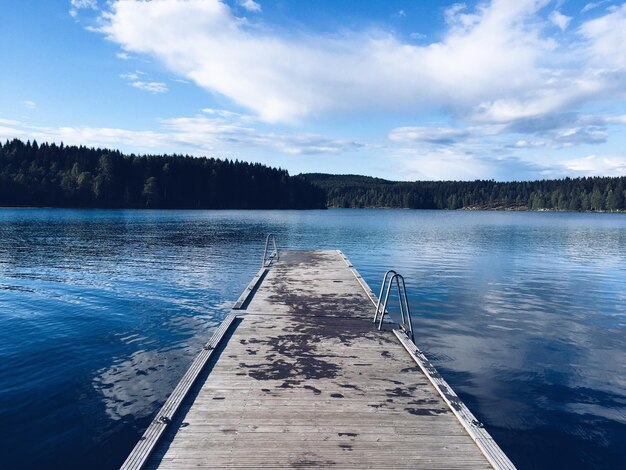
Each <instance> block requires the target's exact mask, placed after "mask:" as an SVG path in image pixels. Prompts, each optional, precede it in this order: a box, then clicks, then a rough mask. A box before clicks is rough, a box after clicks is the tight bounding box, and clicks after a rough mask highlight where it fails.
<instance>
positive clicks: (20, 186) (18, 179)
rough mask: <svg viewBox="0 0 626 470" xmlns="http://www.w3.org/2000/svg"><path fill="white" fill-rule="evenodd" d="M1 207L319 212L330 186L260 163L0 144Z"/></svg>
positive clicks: (63, 146) (11, 143) (105, 150)
mask: <svg viewBox="0 0 626 470" xmlns="http://www.w3.org/2000/svg"><path fill="white" fill-rule="evenodd" d="M0 206H45V207H94V208H172V209H174V208H177V209H315V208H325V207H326V195H325V193H324V191H323V190H322V189H320V188H319V187H317V186H314V185H312V184H311V183H309V182H307V181H306V180H305V179H304V178H303V177H301V176H290V175H289V173H288V172H287V171H285V170H281V169H276V168H269V167H267V166H265V165H262V164H259V163H246V162H241V161H231V160H220V159H215V158H196V157H190V156H182V155H148V156H137V155H124V154H122V153H120V152H119V151H116V150H107V149H100V148H87V147H82V146H81V147H76V146H65V145H63V144H60V145H56V144H47V143H44V144H41V145H39V144H37V142H35V141H33V142H30V141H29V142H26V143H24V142H22V141H20V140H17V139H15V140H12V141H7V142H6V143H5V144H2V143H1V142H0Z"/></svg>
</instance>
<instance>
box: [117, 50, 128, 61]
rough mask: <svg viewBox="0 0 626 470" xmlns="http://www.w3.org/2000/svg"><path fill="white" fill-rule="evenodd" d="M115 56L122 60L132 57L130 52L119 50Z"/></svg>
mask: <svg viewBox="0 0 626 470" xmlns="http://www.w3.org/2000/svg"><path fill="white" fill-rule="evenodd" d="M115 57H117V58H118V59H121V60H128V59H130V56H129V55H128V54H126V52H118V53H117V54H115Z"/></svg>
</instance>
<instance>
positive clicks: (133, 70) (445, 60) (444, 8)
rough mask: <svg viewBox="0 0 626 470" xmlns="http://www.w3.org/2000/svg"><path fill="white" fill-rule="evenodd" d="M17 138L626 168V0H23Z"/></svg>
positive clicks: (290, 159) (463, 172) (8, 85)
mask: <svg viewBox="0 0 626 470" xmlns="http://www.w3.org/2000/svg"><path fill="white" fill-rule="evenodd" d="M0 8H1V9H2V10H3V15H2V16H3V21H2V24H1V25H0V61H1V62H0V63H2V64H3V73H2V74H0V139H3V140H4V139H9V138H13V137H18V138H21V139H37V140H38V141H40V142H41V141H55V142H61V141H63V142H65V143H66V144H83V145H88V146H102V147H111V148H118V149H120V150H122V151H125V152H135V153H164V152H168V153H186V154H192V155H197V156H201V155H209V156H216V157H227V158H238V159H242V160H250V161H259V162H263V163H266V164H270V165H274V166H280V167H283V168H286V169H288V170H289V171H290V172H291V173H292V174H295V173H299V172H313V171H315V172H328V173H356V174H365V175H373V176H379V177H384V178H388V179H398V180H416V179H457V180H458V179H463V180H472V179H478V178H493V179H497V180H523V179H536V178H551V177H563V176H587V175H611V176H615V175H624V174H626V4H625V3H624V2H619V1H611V0H598V1H592V2H589V1H573V0H570V1H568V0H558V1H545V0H493V1H486V2H467V3H454V2H441V1H428V2H427V1H417V0H412V1H410V0H405V1H400V0H386V1H377V2H366V1H339V0H334V1H326V0H316V1H314V2H313V1H304V0H281V1H273V2H272V1H269V0H268V1H264V0H230V1H218V0H154V1H151V2H135V1H115V0H109V1H101V0H71V1H69V0H46V1H44V0H39V1H38V0H23V1H19V2H5V3H4V4H3V5H2V7H0Z"/></svg>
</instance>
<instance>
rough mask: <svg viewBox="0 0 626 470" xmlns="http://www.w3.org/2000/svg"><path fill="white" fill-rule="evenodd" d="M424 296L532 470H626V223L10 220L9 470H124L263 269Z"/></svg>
mask: <svg viewBox="0 0 626 470" xmlns="http://www.w3.org/2000/svg"><path fill="white" fill-rule="evenodd" d="M269 232H273V233H275V234H276V236H277V239H278V241H279V244H280V247H281V248H308V249H324V248H332V249H341V250H342V251H343V252H344V253H345V254H346V255H347V256H348V257H349V258H350V259H351V261H352V262H353V264H354V265H355V266H356V268H357V269H358V270H359V271H360V273H361V274H362V275H363V277H364V278H365V280H366V281H367V282H368V283H369V284H370V286H372V288H373V289H374V290H375V291H376V292H378V289H379V288H380V282H381V280H382V275H383V273H384V272H385V270H386V269H388V268H395V269H397V270H398V271H399V272H400V273H402V274H403V275H404V276H405V278H406V281H407V288H408V291H409V297H410V301H411V307H412V311H413V314H414V324H415V330H416V334H415V338H416V343H417V344H418V346H419V347H420V348H421V349H423V350H424V351H425V353H426V354H427V355H428V356H429V358H430V359H431V360H432V362H433V363H434V365H435V366H436V367H437V368H438V369H439V371H440V372H441V373H442V375H443V376H444V377H445V378H446V380H447V381H448V382H449V383H450V384H451V385H452V387H453V388H454V389H455V390H456V392H457V393H458V394H459V396H460V397H461V399H462V400H464V401H465V403H466V404H467V405H468V407H469V408H470V409H471V410H472V412H473V413H474V414H475V415H476V416H477V417H478V419H479V420H481V421H482V422H483V423H485V426H486V427H487V429H488V430H489V432H490V433H491V434H492V435H493V436H494V438H495V439H496V440H497V441H498V443H499V444H500V446H501V447H502V449H503V450H504V451H505V452H506V453H507V454H508V455H509V457H510V458H511V459H512V460H513V462H514V463H515V464H516V465H518V466H519V467H520V468H542V469H548V468H556V467H558V468H574V467H576V468H619V467H621V468H623V464H624V462H625V461H626V445H624V444H625V443H626V215H624V214H578V213H527V212H460V211H409V210H382V209H379V210H376V209H372V210H367V209H334V210H327V211H302V212H298V211H132V210H119V211H113V210H112V211H106V210H62V209H0V452H1V454H2V456H3V457H2V462H3V467H4V468H85V467H91V468H115V467H117V466H119V465H120V464H121V463H122V462H123V460H124V459H125V457H126V455H127V454H128V452H130V450H131V449H132V448H133V446H134V445H135V443H136V441H137V440H138V439H139V437H140V436H141V434H142V433H143V430H144V429H145V428H146V427H147V425H148V423H149V422H150V420H151V418H152V416H153V414H154V413H155V412H156V411H157V410H158V409H159V407H160V406H161V404H162V403H163V402H164V401H165V399H166V397H167V395H168V393H169V392H171V391H172V389H173V388H174V386H175V385H176V383H177V382H178V380H179V379H180V377H181V376H182V375H183V373H184V372H185V370H186V368H187V367H188V365H189V364H190V363H191V361H192V359H193V357H194V356H195V354H196V353H197V352H198V351H199V350H200V348H201V347H202V345H203V344H204V343H205V342H206V340H207V339H208V338H209V337H210V336H211V332H212V330H213V329H214V328H215V327H216V326H217V325H218V324H219V323H220V321H221V320H222V319H223V318H224V317H225V315H226V314H227V313H228V311H229V308H230V306H231V305H232V303H233V302H234V301H235V300H236V299H237V297H238V296H239V294H240V293H241V292H242V291H243V289H244V288H245V287H246V285H247V283H248V282H249V280H250V279H251V278H252V276H253V275H254V274H255V273H256V271H257V270H258V268H259V267H260V262H261V256H262V251H263V243H264V241H265V235H266V234H267V233H269Z"/></svg>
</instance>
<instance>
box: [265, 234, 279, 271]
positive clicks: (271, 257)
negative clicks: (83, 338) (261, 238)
mask: <svg viewBox="0 0 626 470" xmlns="http://www.w3.org/2000/svg"><path fill="white" fill-rule="evenodd" d="M270 240H271V241H272V243H273V246H274V249H273V250H272V252H271V253H270V255H269V256H268V255H267V249H268V248H269V246H270ZM274 258H276V259H278V246H277V245H276V237H275V236H274V234H273V233H269V234H268V235H267V238H266V239H265V250H263V261H261V267H263V268H264V267H265V266H269V265H270V263H271V262H272V261H273V260H274Z"/></svg>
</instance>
